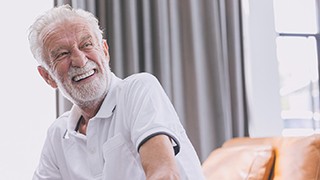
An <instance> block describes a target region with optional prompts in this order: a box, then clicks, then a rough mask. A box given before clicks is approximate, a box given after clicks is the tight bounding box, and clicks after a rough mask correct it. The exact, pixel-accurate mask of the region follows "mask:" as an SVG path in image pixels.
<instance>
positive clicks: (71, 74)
mask: <svg viewBox="0 0 320 180" xmlns="http://www.w3.org/2000/svg"><path fill="white" fill-rule="evenodd" d="M97 67H98V66H97V64H96V63H95V62H93V61H90V60H89V61H88V62H87V63H86V65H85V66H84V67H81V68H79V67H71V68H70V70H69V72H68V75H69V77H70V78H73V77H74V76H77V75H81V74H84V73H87V72H88V71H90V70H92V69H97Z"/></svg>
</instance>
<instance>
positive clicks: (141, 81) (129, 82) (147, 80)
mask: <svg viewBox="0 0 320 180" xmlns="http://www.w3.org/2000/svg"><path fill="white" fill-rule="evenodd" d="M124 84H125V85H126V86H127V87H131V88H133V87H136V88H137V87H148V88H150V87H154V86H160V83H159V81H158V79H157V78H156V77H155V76H154V75H152V74H150V73H146V72H143V73H137V74H133V75H131V76H129V77H127V78H125V79H124Z"/></svg>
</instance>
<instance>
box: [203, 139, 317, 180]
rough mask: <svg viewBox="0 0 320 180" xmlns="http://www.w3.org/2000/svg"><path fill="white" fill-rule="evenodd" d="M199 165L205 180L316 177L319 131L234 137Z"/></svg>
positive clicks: (305, 179) (299, 179) (312, 179)
mask: <svg viewBox="0 0 320 180" xmlns="http://www.w3.org/2000/svg"><path fill="white" fill-rule="evenodd" d="M202 167H203V171H204V174H205V177H206V178H207V180H224V179H225V180H244V179H245V180H269V179H271V180H320V135H319V134H315V135H312V136H305V137H268V138H249V137H245V138H234V139H231V140H229V141H227V142H225V143H224V144H223V145H222V147H220V148H218V149H215V150H214V151H213V152H212V153H211V154H210V155H209V157H208V158H207V159H206V160H205V161H204V162H203V164H202Z"/></svg>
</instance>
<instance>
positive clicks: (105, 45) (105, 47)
mask: <svg viewBox="0 0 320 180" xmlns="http://www.w3.org/2000/svg"><path fill="white" fill-rule="evenodd" d="M102 48H103V52H104V54H105V55H106V56H107V58H108V61H109V60H110V57H109V46H108V43H107V40H106V39H103V40H102Z"/></svg>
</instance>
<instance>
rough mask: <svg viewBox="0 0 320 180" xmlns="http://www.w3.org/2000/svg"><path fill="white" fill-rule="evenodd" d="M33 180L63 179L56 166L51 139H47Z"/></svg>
mask: <svg viewBox="0 0 320 180" xmlns="http://www.w3.org/2000/svg"><path fill="white" fill-rule="evenodd" d="M32 179H33V180H50V179H52V180H54V179H55V180H59V179H62V177H61V174H60V171H59V168H58V166H57V165H56V161H55V157H54V152H53V148H52V144H51V142H50V138H48V137H47V138H46V141H45V144H44V146H43V149H42V153H41V157H40V162H39V165H38V167H37V169H36V170H35V172H34V175H33V178H32Z"/></svg>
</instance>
